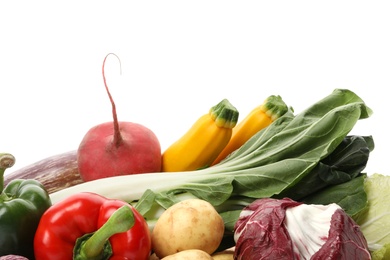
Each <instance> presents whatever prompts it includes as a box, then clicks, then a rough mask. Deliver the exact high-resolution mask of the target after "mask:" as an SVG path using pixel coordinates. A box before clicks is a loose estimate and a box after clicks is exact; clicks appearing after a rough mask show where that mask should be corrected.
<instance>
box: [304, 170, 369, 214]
mask: <svg viewBox="0 0 390 260" xmlns="http://www.w3.org/2000/svg"><path fill="white" fill-rule="evenodd" d="M365 178H366V175H364V174H362V175H360V176H359V177H357V178H354V179H352V180H350V181H348V182H345V183H341V184H338V185H332V186H328V187H326V188H324V189H322V190H320V191H318V192H316V193H313V194H312V195H309V196H307V197H306V198H304V199H302V202H304V203H306V204H323V205H328V204H331V203H337V204H338V205H339V206H340V207H342V208H343V210H344V211H345V212H346V213H347V214H348V215H350V216H353V215H355V214H357V213H358V212H360V211H362V210H363V209H364V208H365V207H366V206H367V194H366V192H365V190H364V180H365Z"/></svg>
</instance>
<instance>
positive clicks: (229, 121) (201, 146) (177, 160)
mask: <svg viewBox="0 0 390 260" xmlns="http://www.w3.org/2000/svg"><path fill="white" fill-rule="evenodd" d="M238 116H239V113H238V111H237V109H236V108H235V107H234V106H233V105H232V104H231V103H230V102H229V101H228V100H227V99H223V100H222V101H221V102H219V103H218V104H217V105H215V106H213V107H212V108H210V110H209V112H208V113H207V114H204V115H202V116H201V117H199V118H198V120H197V121H196V122H195V123H194V124H193V125H192V126H191V128H190V129H189V130H188V131H187V132H186V133H185V134H184V135H183V136H182V137H181V138H179V139H178V140H177V141H176V142H174V143H173V144H171V145H170V146H169V147H168V148H167V149H166V150H165V151H164V153H163V154H162V171H164V172H179V171H192V170H198V169H201V168H205V167H208V166H210V165H211V163H212V162H213V161H214V159H215V158H217V156H218V154H219V153H220V152H221V151H222V150H223V149H224V147H225V146H226V145H227V144H228V142H229V140H230V137H231V135H232V131H233V130H232V129H233V127H234V126H235V125H236V123H237V120H238Z"/></svg>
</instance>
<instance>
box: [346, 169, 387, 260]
mask: <svg viewBox="0 0 390 260" xmlns="http://www.w3.org/2000/svg"><path fill="white" fill-rule="evenodd" d="M364 189H365V190H366V193H367V198H368V206H367V207H366V208H365V209H364V210H363V211H361V212H359V213H358V214H356V215H355V216H353V218H354V220H355V221H356V223H357V224H358V225H360V229H361V230H362V232H363V234H364V236H365V237H366V239H367V243H368V247H369V249H370V250H371V251H373V252H374V251H376V252H375V254H374V255H375V258H373V259H388V258H385V257H384V256H388V255H390V225H389V223H390V204H389V200H390V176H386V175H382V174H378V173H376V174H373V175H370V176H368V177H367V178H366V179H365V182H364ZM379 256H381V257H382V256H383V257H384V258H381V257H379Z"/></svg>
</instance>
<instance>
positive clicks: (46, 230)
mask: <svg viewBox="0 0 390 260" xmlns="http://www.w3.org/2000/svg"><path fill="white" fill-rule="evenodd" d="M124 205H126V206H128V207H130V208H131V210H132V212H133V215H134V220H135V223H134V225H133V226H132V227H131V228H130V230H128V231H126V232H122V233H117V234H114V235H113V236H111V237H110V238H109V241H110V244H111V247H112V252H113V254H112V256H111V258H110V259H112V260H115V259H139V260H146V259H149V255H150V252H151V235H150V231H149V227H148V225H147V223H146V221H145V219H144V218H143V216H142V215H141V214H140V213H139V212H138V211H136V210H135V209H134V208H133V207H131V206H130V205H129V204H128V203H126V202H124V201H121V200H111V199H106V198H104V197H102V196H100V195H98V194H94V193H79V194H75V195H71V196H70V197H68V198H67V199H66V200H63V201H61V202H59V203H57V204H54V205H53V206H52V207H50V208H49V209H48V210H47V211H46V212H45V213H44V214H43V216H42V218H41V221H40V223H39V225H38V228H37V231H36V234H35V237H34V253H35V258H36V259H40V260H64V259H73V250H74V247H75V244H76V240H77V238H79V237H82V236H83V235H85V234H88V233H91V232H95V231H96V230H98V229H99V228H101V227H102V226H103V224H104V223H106V222H107V220H108V219H109V218H110V216H111V215H112V214H113V212H114V211H116V210H117V209H119V208H120V207H122V206H124Z"/></svg>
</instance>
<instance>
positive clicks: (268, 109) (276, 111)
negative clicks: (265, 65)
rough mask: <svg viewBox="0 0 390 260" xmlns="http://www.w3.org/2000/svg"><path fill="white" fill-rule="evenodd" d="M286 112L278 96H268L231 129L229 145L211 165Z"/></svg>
mask: <svg viewBox="0 0 390 260" xmlns="http://www.w3.org/2000/svg"><path fill="white" fill-rule="evenodd" d="M287 110H288V107H287V105H286V103H285V102H284V101H283V99H282V98H281V97H280V96H275V95H271V96H269V97H268V98H267V99H266V100H264V102H263V104H261V105H260V106H257V107H255V108H254V109H253V110H252V111H251V112H250V113H249V114H248V115H247V116H246V117H245V118H244V119H243V120H242V121H241V122H239V123H238V124H237V125H236V126H235V127H234V128H233V132H232V137H231V138H230V140H229V143H228V144H227V145H226V146H225V148H224V149H223V150H222V152H221V153H220V154H219V155H218V157H217V158H216V159H215V160H214V162H213V163H212V165H214V164H217V163H219V162H220V161H221V160H223V159H224V158H225V157H226V156H228V155H229V154H231V153H232V152H233V151H235V150H237V149H238V148H240V147H241V146H242V145H243V144H244V143H245V142H246V141H248V140H249V139H250V138H251V137H252V136H253V135H254V134H256V133H257V132H258V131H260V130H261V129H263V128H265V127H267V126H269V125H270V124H271V123H272V122H273V121H275V120H276V119H277V118H279V117H280V116H282V115H283V114H284V113H286V112H287Z"/></svg>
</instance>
